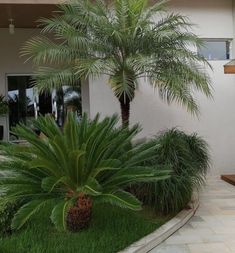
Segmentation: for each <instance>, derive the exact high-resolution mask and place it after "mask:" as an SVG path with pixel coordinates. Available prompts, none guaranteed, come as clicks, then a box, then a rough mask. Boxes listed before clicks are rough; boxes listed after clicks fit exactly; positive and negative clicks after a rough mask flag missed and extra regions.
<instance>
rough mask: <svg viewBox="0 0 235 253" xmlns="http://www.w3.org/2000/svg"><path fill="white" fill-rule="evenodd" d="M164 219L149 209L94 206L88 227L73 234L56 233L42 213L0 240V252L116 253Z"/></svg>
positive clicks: (155, 227) (46, 216)
mask: <svg viewBox="0 0 235 253" xmlns="http://www.w3.org/2000/svg"><path fill="white" fill-rule="evenodd" d="M168 219H169V217H160V216H157V215H156V214H154V212H153V211H151V210H146V209H145V210H143V211H141V212H133V211H129V210H126V209H120V208H116V207H110V206H106V205H99V206H95V207H94V212H93V220H92V223H91V226H90V227H89V228H88V229H87V230H84V231H82V232H79V233H74V234H73V233H68V232H57V231H56V229H55V228H54V226H53V225H52V224H51V222H50V220H49V219H48V212H47V211H46V210H44V213H41V214H40V215H37V216H35V219H33V220H32V221H31V222H30V223H29V224H28V225H27V226H26V227H24V228H23V229H21V230H20V231H19V232H16V233H13V234H12V235H11V236H8V237H2V238H0V252H4V253H16V252H17V253H26V252H27V253H55V252H56V253H92V252H94V253H116V252H118V251H120V250H123V249H124V248H125V247H127V246H129V245H130V244H132V243H133V242H135V241H137V240H139V239H141V238H142V237H144V236H146V235H148V234H150V233H152V232H153V231H155V230H156V229H157V228H158V227H160V226H161V225H162V224H164V223H165V222H166V221H167V220H168Z"/></svg>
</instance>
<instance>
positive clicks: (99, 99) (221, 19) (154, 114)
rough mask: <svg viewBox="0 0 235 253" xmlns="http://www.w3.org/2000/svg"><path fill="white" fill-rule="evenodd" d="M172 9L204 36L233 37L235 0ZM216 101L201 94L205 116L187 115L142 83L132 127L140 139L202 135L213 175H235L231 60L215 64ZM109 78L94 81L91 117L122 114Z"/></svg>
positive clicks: (183, 2) (177, 0)
mask: <svg viewBox="0 0 235 253" xmlns="http://www.w3.org/2000/svg"><path fill="white" fill-rule="evenodd" d="M171 10H173V11H174V12H180V13H182V14H184V15H186V16H188V17H189V18H190V20H191V21H192V22H193V23H195V24H197V26H195V27H194V32H195V33H196V34H198V35H199V36H200V37H202V38H234V27H235V26H234V24H233V23H234V21H233V3H232V0H206V1H205V0H197V1H189V0H172V1H171ZM210 63H211V65H212V67H213V72H212V71H210V70H208V71H209V73H210V76H211V79H212V86H213V89H214V91H213V93H214V98H213V99H211V100H208V99H206V98H205V97H204V96H203V95H201V94H197V95H196V97H197V101H198V104H199V105H200V111H201V114H200V117H199V118H196V117H193V116H191V115H190V114H188V113H187V112H186V111H185V109H182V108H180V107H179V106H178V105H175V104H174V105H171V106H168V105H166V104H165V103H163V102H162V101H161V100H160V99H159V97H158V94H157V90H155V91H154V90H153V88H152V87H150V86H149V85H148V84H147V83H145V82H144V81H143V80H141V81H140V85H139V89H138V90H137V92H136V97H135V99H134V101H133V103H132V105H131V123H132V124H133V123H136V122H140V124H141V126H142V128H143V131H142V133H141V134H140V136H139V137H143V136H147V137H151V136H152V135H154V134H156V133H158V132H159V131H161V130H164V129H166V128H171V127H179V128H180V129H182V130H184V131H186V132H188V133H191V132H197V133H198V134H199V135H201V136H203V137H204V138H205V139H206V140H207V141H208V143H209V145H210V150H211V156H212V163H213V166H212V169H211V173H214V174H215V173H216V174H217V173H222V172H235V158H234V152H235V131H234V130H235V76H234V75H224V72H223V65H224V64H225V63H227V61H212V62H210ZM107 83H108V82H107V79H105V77H103V78H101V79H100V80H96V81H90V102H91V103H90V113H91V116H92V117H93V116H94V115H95V114H96V113H97V112H102V114H103V115H110V114H112V113H115V112H116V113H120V109H119V104H118V103H117V100H116V99H115V97H114V96H113V94H112V91H111V90H110V88H109V86H108V84H107Z"/></svg>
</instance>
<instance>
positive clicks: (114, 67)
mask: <svg viewBox="0 0 235 253" xmlns="http://www.w3.org/2000/svg"><path fill="white" fill-rule="evenodd" d="M107 2H109V1H107ZM107 2H106V1H100V0H98V1H91V0H82V1H80V0H76V1H68V3H67V4H62V5H60V6H59V12H58V13H55V15H54V17H52V18H50V19H42V20H41V23H42V26H43V29H42V34H41V35H40V36H37V37H35V38H32V39H31V40H29V41H28V42H27V43H26V45H25V46H24V49H23V52H22V54H23V55H26V56H28V58H29V59H31V60H32V61H33V63H34V64H35V67H36V73H35V74H36V87H37V89H38V90H39V91H48V90H52V89H54V88H59V87H61V86H63V85H65V84H66V85H74V84H76V83H77V80H83V79H85V78H89V77H90V78H92V79H93V80H94V79H95V78H98V77H99V76H101V75H106V76H108V77H109V84H110V86H111V88H112V90H113V92H114V95H115V96H116V97H117V99H118V100H119V102H120V106H121V115H122V121H123V124H128V123H129V113H130V103H131V101H132V100H133V99H134V96H135V91H136V89H137V86H138V81H139V79H140V78H145V79H146V80H147V81H148V82H149V83H150V84H151V85H153V86H154V87H156V88H157V89H158V91H159V94H160V97H161V98H162V99H164V100H166V101H167V102H168V103H171V102H173V101H176V102H178V103H179V104H181V105H183V106H186V108H187V110H188V111H190V112H192V113H197V112H198V110H199V109H198V106H197V104H196V101H195V99H194V97H193V94H194V92H195V91H200V92H203V93H204V94H205V95H206V96H211V89H210V85H209V78H208V76H207V74H206V72H205V71H204V67H205V65H208V63H207V61H206V60H205V59H204V58H203V57H201V56H199V55H198V54H197V53H196V52H193V51H191V50H190V48H194V47H198V46H201V40H200V39H199V38H198V37H197V36H196V35H195V34H193V33H192V32H190V30H191V24H190V23H189V22H188V20H187V18H185V17H184V16H182V15H179V14H172V13H167V12H166V3H165V2H166V1H158V2H157V3H155V4H154V5H152V6H150V4H149V1H148V0H114V1H111V2H112V3H107Z"/></svg>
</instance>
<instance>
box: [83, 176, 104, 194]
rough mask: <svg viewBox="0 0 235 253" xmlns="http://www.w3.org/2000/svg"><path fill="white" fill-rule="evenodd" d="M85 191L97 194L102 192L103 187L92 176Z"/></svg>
mask: <svg viewBox="0 0 235 253" xmlns="http://www.w3.org/2000/svg"><path fill="white" fill-rule="evenodd" d="M84 191H85V193H87V194H90V195H93V196H97V195H100V194H101V193H102V187H101V185H100V184H99V182H98V181H97V180H96V179H94V178H91V179H89V180H88V182H87V184H86V185H85V186H84Z"/></svg>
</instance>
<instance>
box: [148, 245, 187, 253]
mask: <svg viewBox="0 0 235 253" xmlns="http://www.w3.org/2000/svg"><path fill="white" fill-rule="evenodd" d="M151 253H190V251H189V248H188V246H185V245H183V246H182V245H164V246H160V247H158V248H156V249H153V250H152V251H151Z"/></svg>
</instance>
